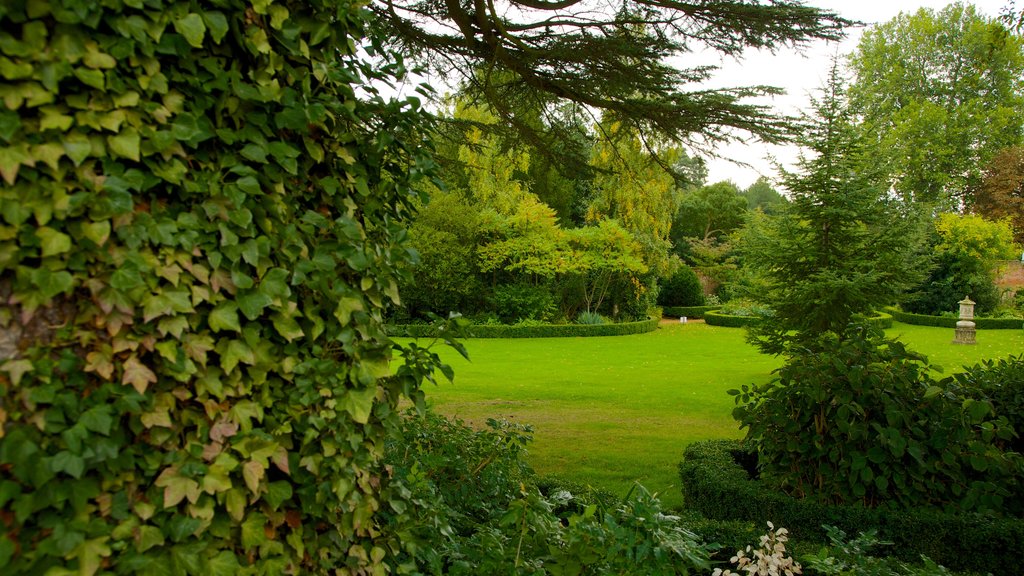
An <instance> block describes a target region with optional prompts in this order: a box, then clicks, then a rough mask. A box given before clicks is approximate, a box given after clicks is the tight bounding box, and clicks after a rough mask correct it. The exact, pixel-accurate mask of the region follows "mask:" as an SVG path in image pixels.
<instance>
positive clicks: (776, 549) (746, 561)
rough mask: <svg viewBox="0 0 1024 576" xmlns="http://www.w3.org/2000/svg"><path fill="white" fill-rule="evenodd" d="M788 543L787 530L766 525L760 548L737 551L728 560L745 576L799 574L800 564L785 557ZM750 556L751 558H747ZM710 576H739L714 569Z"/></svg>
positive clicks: (769, 524)
mask: <svg viewBox="0 0 1024 576" xmlns="http://www.w3.org/2000/svg"><path fill="white" fill-rule="evenodd" d="M787 541H789V530H786V529H785V528H779V529H778V530H776V529H775V525H774V524H772V523H771V522H769V523H768V533H767V534H765V535H764V536H761V547H760V548H758V549H757V550H751V547H750V546H747V550H746V551H745V552H744V551H743V550H739V551H737V552H736V555H735V556H733V557H732V558H730V559H729V562H732V563H733V564H735V565H736V568H737V570H739V572H746V576H782V575H785V576H793V575H794V574H800V573H801V572H800V564H799V563H797V562H794V561H793V559H792V558H787V557H786V542H787ZM748 554H752V556H748ZM712 576H740V574H739V573H737V572H733V571H731V570H722V569H721V568H715V571H714V572H713V573H712Z"/></svg>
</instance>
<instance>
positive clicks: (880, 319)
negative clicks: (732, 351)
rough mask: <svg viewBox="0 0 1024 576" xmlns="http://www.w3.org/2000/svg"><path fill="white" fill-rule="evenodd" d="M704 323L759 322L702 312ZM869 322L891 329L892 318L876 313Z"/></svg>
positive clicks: (733, 325)
mask: <svg viewBox="0 0 1024 576" xmlns="http://www.w3.org/2000/svg"><path fill="white" fill-rule="evenodd" d="M704 321H705V322H707V323H708V324H710V325H712V326H725V327H728V328H743V327H746V326H752V325H754V324H756V323H757V322H760V321H761V317H760V316H733V315H730V314H722V313H721V312H719V311H717V310H708V311H706V312H704ZM868 321H869V322H871V323H873V324H877V325H878V327H879V328H881V329H883V330H885V329H888V328H892V321H893V316H892V314H888V313H887V312H878V313H876V315H875V316H872V317H871V318H869V319H868Z"/></svg>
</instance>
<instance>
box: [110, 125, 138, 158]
mask: <svg viewBox="0 0 1024 576" xmlns="http://www.w3.org/2000/svg"><path fill="white" fill-rule="evenodd" d="M141 144H142V138H141V137H140V136H139V133H138V131H137V130H135V129H134V128H129V129H128V130H123V131H121V132H120V133H119V134H117V135H115V136H110V137H108V138H107V146H109V147H110V151H111V152H113V153H114V154H115V155H116V156H120V157H122V158H127V159H129V160H134V161H136V162H138V161H139V147H140V146H141Z"/></svg>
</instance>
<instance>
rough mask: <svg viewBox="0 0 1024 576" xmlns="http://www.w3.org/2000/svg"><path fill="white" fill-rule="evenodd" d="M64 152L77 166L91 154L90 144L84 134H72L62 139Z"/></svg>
mask: <svg viewBox="0 0 1024 576" xmlns="http://www.w3.org/2000/svg"><path fill="white" fill-rule="evenodd" d="M64 152H65V153H66V154H67V155H68V158H70V159H71V161H72V162H73V163H74V164H75V166H79V165H81V164H82V162H84V161H85V159H86V158H88V157H89V154H92V143H91V142H89V138H88V137H86V136H85V135H84V134H81V133H79V132H73V133H71V134H68V135H67V136H65V137H64Z"/></svg>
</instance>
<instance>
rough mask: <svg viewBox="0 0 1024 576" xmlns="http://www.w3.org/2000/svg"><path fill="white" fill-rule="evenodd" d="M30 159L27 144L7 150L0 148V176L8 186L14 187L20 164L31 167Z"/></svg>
mask: <svg viewBox="0 0 1024 576" xmlns="http://www.w3.org/2000/svg"><path fill="white" fill-rule="evenodd" d="M31 163H32V157H31V156H30V155H29V153H28V145H27V144H19V145H18V146H11V147H7V148H0V176H3V179H4V181H6V182H7V183H8V184H10V185H14V181H15V179H17V178H18V171H19V170H20V169H21V165H22V164H28V165H31Z"/></svg>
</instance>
